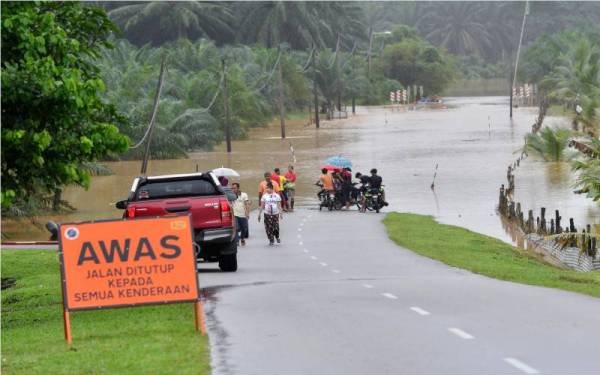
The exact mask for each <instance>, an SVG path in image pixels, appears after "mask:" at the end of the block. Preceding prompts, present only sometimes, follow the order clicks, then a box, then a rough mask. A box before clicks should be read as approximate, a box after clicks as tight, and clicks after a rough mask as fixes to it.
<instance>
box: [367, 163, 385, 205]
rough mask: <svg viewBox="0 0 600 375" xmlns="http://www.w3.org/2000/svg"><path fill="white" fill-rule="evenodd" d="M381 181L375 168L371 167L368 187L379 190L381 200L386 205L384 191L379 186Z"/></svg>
mask: <svg viewBox="0 0 600 375" xmlns="http://www.w3.org/2000/svg"><path fill="white" fill-rule="evenodd" d="M382 182H383V178H381V176H379V175H378V174H377V168H373V169H371V177H370V182H369V188H370V189H372V190H379V191H381V199H382V200H383V205H384V206H387V205H388V203H387V202H386V200H385V191H384V190H383V189H382V188H381V183H382Z"/></svg>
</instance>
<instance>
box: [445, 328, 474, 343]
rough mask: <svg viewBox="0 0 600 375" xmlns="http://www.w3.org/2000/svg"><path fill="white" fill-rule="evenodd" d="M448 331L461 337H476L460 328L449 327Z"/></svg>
mask: <svg viewBox="0 0 600 375" xmlns="http://www.w3.org/2000/svg"><path fill="white" fill-rule="evenodd" d="M448 331H450V332H452V333H454V334H455V335H456V336H458V337H460V338H461V339H465V340H472V339H474V338H475V337H473V336H472V335H470V334H468V333H466V332H465V331H463V330H461V329H458V328H448Z"/></svg>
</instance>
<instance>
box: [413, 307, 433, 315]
mask: <svg viewBox="0 0 600 375" xmlns="http://www.w3.org/2000/svg"><path fill="white" fill-rule="evenodd" d="M410 309H411V310H412V311H414V312H416V313H417V314H419V315H429V311H426V310H423V309H422V308H420V307H417V306H411V307H410Z"/></svg>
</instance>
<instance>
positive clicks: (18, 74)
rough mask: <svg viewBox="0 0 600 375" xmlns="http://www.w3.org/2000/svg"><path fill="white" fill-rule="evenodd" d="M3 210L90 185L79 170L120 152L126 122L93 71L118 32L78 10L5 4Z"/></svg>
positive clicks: (90, 10) (92, 11)
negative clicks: (70, 187)
mask: <svg viewBox="0 0 600 375" xmlns="http://www.w3.org/2000/svg"><path fill="white" fill-rule="evenodd" d="M1 6H2V128H3V129H2V207H3V208H7V207H9V206H10V205H11V204H12V203H14V202H17V203H19V202H26V201H28V200H31V199H32V198H34V197H39V196H40V195H44V194H48V193H53V194H55V196H59V197H60V191H61V189H62V187H63V186H64V185H67V184H78V185H82V186H88V184H89V180H90V175H89V172H88V171H86V169H84V168H80V166H81V165H83V164H85V163H87V162H93V161H95V160H97V159H101V158H104V157H106V156H108V155H110V154H114V153H119V152H123V151H124V150H125V149H126V148H127V145H128V140H127V137H125V136H124V135H121V134H120V133H119V130H118V128H117V126H115V124H116V123H119V122H123V121H124V119H123V118H122V117H120V116H119V115H118V114H117V113H116V110H115V108H114V107H113V106H112V105H109V104H107V103H105V102H104V101H103V100H102V99H101V97H100V94H99V93H100V92H101V91H103V90H104V83H103V82H102V79H100V76H99V72H98V69H97V68H96V67H95V66H94V65H92V64H93V60H94V59H95V58H97V57H98V55H99V51H100V49H101V48H102V47H108V46H110V44H109V43H108V42H107V38H108V36H109V34H110V33H112V32H113V31H115V30H116V29H115V27H114V25H113V24H112V23H111V22H110V20H109V19H108V18H107V17H106V14H105V12H104V10H102V9H99V8H94V7H82V6H81V5H80V4H78V3H53V2H36V3H34V2H3V3H2V5H1Z"/></svg>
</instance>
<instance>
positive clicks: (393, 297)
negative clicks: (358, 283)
mask: <svg viewBox="0 0 600 375" xmlns="http://www.w3.org/2000/svg"><path fill="white" fill-rule="evenodd" d="M381 295H382V296H384V297H385V298H389V299H398V297H396V296H395V295H393V294H392V293H381Z"/></svg>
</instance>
